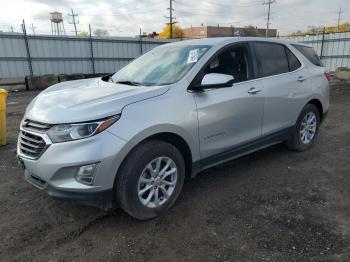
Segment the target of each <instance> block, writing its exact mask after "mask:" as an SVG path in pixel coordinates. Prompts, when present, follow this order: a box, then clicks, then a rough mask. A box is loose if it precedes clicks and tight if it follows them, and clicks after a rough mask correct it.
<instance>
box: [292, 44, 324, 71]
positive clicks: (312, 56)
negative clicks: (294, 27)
mask: <svg viewBox="0 0 350 262" xmlns="http://www.w3.org/2000/svg"><path fill="white" fill-rule="evenodd" d="M292 46H293V47H295V48H296V49H298V51H299V52H300V53H302V54H303V55H304V56H305V57H306V58H307V59H308V60H309V61H310V62H311V63H313V64H314V65H316V66H322V62H321V60H320V58H319V57H318V55H317V54H316V52H315V50H314V49H313V48H312V47H308V46H301V45H292Z"/></svg>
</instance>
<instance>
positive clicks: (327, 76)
mask: <svg viewBox="0 0 350 262" xmlns="http://www.w3.org/2000/svg"><path fill="white" fill-rule="evenodd" d="M324 76H325V77H326V78H327V80H328V81H331V79H332V75H331V73H329V71H324Z"/></svg>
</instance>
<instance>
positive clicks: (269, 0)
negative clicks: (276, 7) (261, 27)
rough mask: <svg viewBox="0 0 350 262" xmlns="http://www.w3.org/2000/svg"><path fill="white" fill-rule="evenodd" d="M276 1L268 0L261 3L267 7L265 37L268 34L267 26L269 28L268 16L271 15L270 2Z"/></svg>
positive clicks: (274, 0) (274, 1)
mask: <svg viewBox="0 0 350 262" xmlns="http://www.w3.org/2000/svg"><path fill="white" fill-rule="evenodd" d="M274 3H276V0H268V1H267V2H264V3H263V5H268V9H267V23H266V35H265V36H266V37H268V36H269V28H270V17H271V4H274Z"/></svg>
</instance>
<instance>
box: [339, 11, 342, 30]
mask: <svg viewBox="0 0 350 262" xmlns="http://www.w3.org/2000/svg"><path fill="white" fill-rule="evenodd" d="M341 13H342V11H341V8H340V9H339V13H338V29H339V27H340V20H341Z"/></svg>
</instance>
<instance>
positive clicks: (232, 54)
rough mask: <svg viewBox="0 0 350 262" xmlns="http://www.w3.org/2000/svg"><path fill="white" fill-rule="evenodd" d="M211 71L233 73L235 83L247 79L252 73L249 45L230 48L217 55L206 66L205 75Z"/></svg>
mask: <svg viewBox="0 0 350 262" xmlns="http://www.w3.org/2000/svg"><path fill="white" fill-rule="evenodd" d="M209 73H220V74H227V75H232V76H233V78H234V82H235V83H237V82H243V81H247V80H248V79H249V78H250V74H251V70H250V65H249V52H248V48H247V46H246V45H239V46H235V47H232V48H228V49H227V50H225V51H223V52H222V53H220V54H219V55H217V56H216V57H215V58H214V59H213V60H212V61H211V62H210V64H209V65H208V66H207V67H206V68H205V71H204V75H205V74H209ZM204 75H203V76H204Z"/></svg>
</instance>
